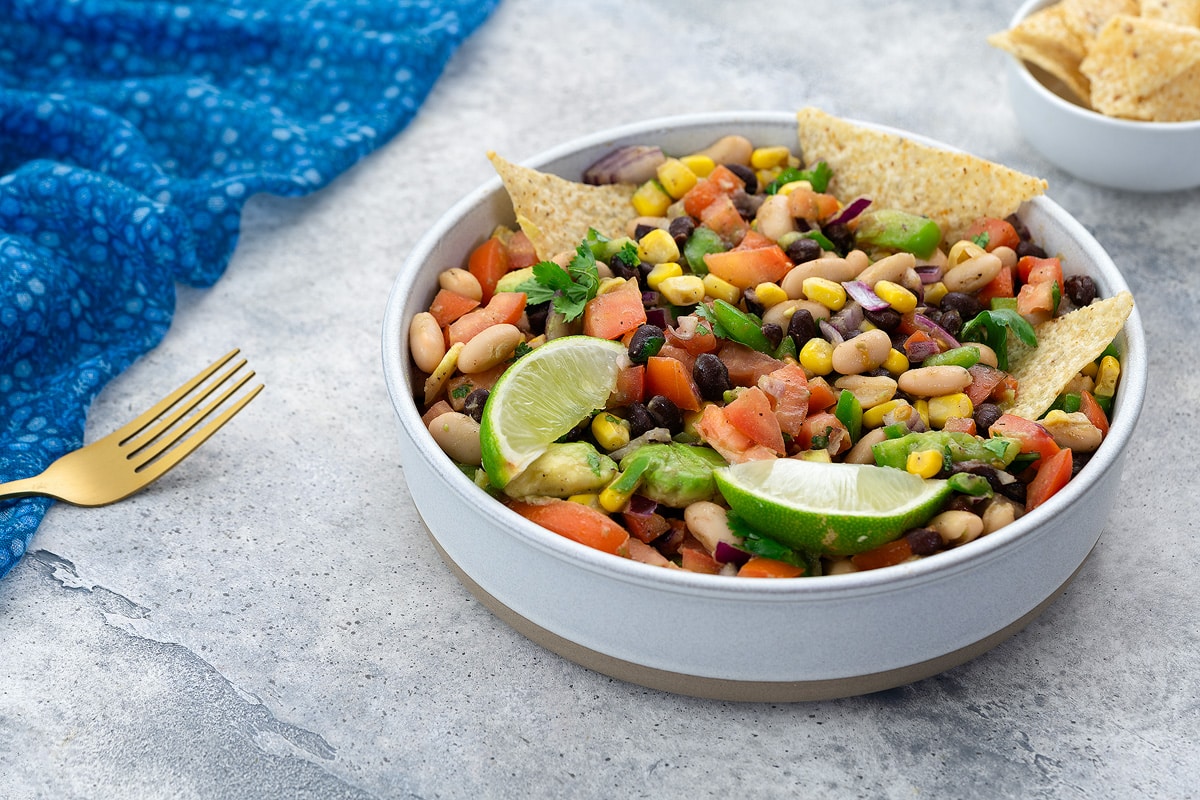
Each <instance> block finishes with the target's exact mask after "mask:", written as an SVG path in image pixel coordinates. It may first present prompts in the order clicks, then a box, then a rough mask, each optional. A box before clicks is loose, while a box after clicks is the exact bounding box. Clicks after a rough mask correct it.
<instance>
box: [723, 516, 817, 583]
mask: <svg viewBox="0 0 1200 800" xmlns="http://www.w3.org/2000/svg"><path fill="white" fill-rule="evenodd" d="M728 518H729V528H730V530H732V531H733V532H734V533H735V534H737V535H738V536H740V537H742V542H741V544H740V545H738V548H739V549H741V550H745V551H746V552H747V553H750V554H751V555H755V556H762V557H763V558H773V559H775V560H776V561H782V562H784V563H785V564H792V565H793V566H797V567H803V568H804V570H805V572H808V573H809V574H812V564H811V563H810V562H809V559H808V558H807V557H806V556H805V555H804V554H803V553H800V552H797V551H796V550H793V549H792V548H790V547H788V546H787V545H784V544H781V543H779V542H777V541H775V540H774V539H769V538H767V537H766V536H763V535H762V534H761V533H759V532H758V531H756V530H755V529H754V528H751V527H750V525H749V524H748V523H747V522H746V521H745V520H744V519H742V518H741V517H739V516H738V515H737V514H734V513H732V512H731V513H730V514H729V515H728Z"/></svg>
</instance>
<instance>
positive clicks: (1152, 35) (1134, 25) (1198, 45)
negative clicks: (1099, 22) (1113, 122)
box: [1080, 15, 1200, 121]
mask: <svg viewBox="0 0 1200 800" xmlns="http://www.w3.org/2000/svg"><path fill="white" fill-rule="evenodd" d="M1197 66H1200V28H1188V27H1184V26H1181V25H1174V24H1171V23H1169V22H1161V21H1159V20H1154V19H1142V18H1140V17H1131V16H1127V15H1118V16H1115V17H1113V18H1112V19H1110V20H1109V21H1108V23H1107V24H1106V25H1105V26H1104V28H1102V29H1101V31H1100V35H1099V36H1098V37H1097V38H1096V41H1095V42H1094V43H1093V44H1092V46H1091V47H1090V48H1089V49H1088V55H1087V57H1086V58H1084V60H1083V62H1082V64H1081V65H1080V69H1081V70H1082V71H1083V73H1084V74H1085V75H1087V76H1088V78H1089V79H1090V80H1091V82H1092V104H1093V105H1094V106H1095V108H1096V110H1098V111H1100V112H1101V113H1105V114H1111V115H1113V116H1119V117H1125V118H1128V119H1143V120H1156V121H1179V120H1186V119H1195V118H1196V111H1195V109H1196V107H1197V106H1200V71H1198V70H1197V69H1196V67H1197ZM1160 93H1161V94H1160Z"/></svg>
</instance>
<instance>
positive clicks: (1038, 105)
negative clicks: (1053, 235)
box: [1006, 0, 1200, 192]
mask: <svg viewBox="0 0 1200 800" xmlns="http://www.w3.org/2000/svg"><path fill="white" fill-rule="evenodd" d="M1054 2H1056V0H1028V2H1026V3H1025V4H1024V5H1022V6H1021V8H1020V9H1019V10H1018V11H1017V13H1016V14H1015V15H1014V16H1013V19H1012V22H1011V23H1010V27H1016V26H1017V24H1019V23H1020V22H1021V20H1023V19H1025V17H1027V16H1029V15H1030V14H1032V13H1033V12H1034V11H1037V10H1038V9H1041V8H1043V7H1045V6H1048V5H1051V4H1052V3H1054ZM1006 70H1007V81H1008V92H1009V97H1010V99H1011V102H1012V107H1013V113H1014V114H1015V115H1016V117H1017V122H1018V123H1019V124H1020V126H1021V131H1022V133H1023V134H1024V136H1025V138H1026V139H1027V140H1028V141H1029V143H1030V144H1031V145H1033V147H1034V149H1035V150H1037V151H1038V152H1039V153H1041V154H1042V155H1043V156H1045V157H1046V158H1048V159H1049V160H1050V161H1052V162H1054V163H1055V164H1057V165H1058V166H1059V167H1062V168H1063V169H1064V170H1066V171H1067V172H1069V173H1071V174H1072V175H1075V176H1076V177H1079V178H1083V179H1084V180H1085V181H1088V182H1089V183H1094V184H1097V185H1100V186H1107V187H1111V188H1114V189H1129V190H1132V191H1138V192H1169V191H1176V190H1183V189H1194V188H1196V187H1197V186H1200V120H1195V121H1190V122H1139V121H1135V120H1127V119H1117V118H1115V117H1108V116H1105V115H1103V114H1100V113H1097V112H1095V111H1091V110H1089V109H1087V108H1084V107H1083V106H1080V105H1077V104H1076V103H1073V102H1071V101H1070V100H1067V99H1065V98H1064V97H1062V96H1060V95H1058V94H1056V93H1055V92H1053V91H1051V90H1050V89H1048V88H1047V87H1046V85H1045V84H1044V83H1042V81H1041V80H1039V79H1038V77H1035V72H1038V70H1036V68H1035V69H1033V70H1031V69H1030V68H1029V67H1028V66H1026V65H1025V64H1024V63H1023V62H1021V61H1020V60H1018V59H1016V58H1013V57H1009V58H1008V63H1007V65H1006Z"/></svg>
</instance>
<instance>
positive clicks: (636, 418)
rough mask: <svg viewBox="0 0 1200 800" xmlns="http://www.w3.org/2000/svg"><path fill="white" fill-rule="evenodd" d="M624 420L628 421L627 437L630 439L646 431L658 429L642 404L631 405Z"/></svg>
mask: <svg viewBox="0 0 1200 800" xmlns="http://www.w3.org/2000/svg"><path fill="white" fill-rule="evenodd" d="M625 418H626V419H627V420H629V435H630V437H632V438H637V437H638V436H641V435H642V434H643V433H645V432H646V431H648V430H650V429H652V428H657V427H658V425H657V424H655V422H654V417H652V416H650V412H649V411H648V410H647V409H646V406H645V404H644V403H631V404H630V405H629V406H628V409H627V413H626V415H625Z"/></svg>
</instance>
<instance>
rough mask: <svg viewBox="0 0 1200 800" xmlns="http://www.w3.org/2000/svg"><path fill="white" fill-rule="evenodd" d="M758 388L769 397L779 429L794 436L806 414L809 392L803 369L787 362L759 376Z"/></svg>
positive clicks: (797, 432)
mask: <svg viewBox="0 0 1200 800" xmlns="http://www.w3.org/2000/svg"><path fill="white" fill-rule="evenodd" d="M758 388H760V389H762V390H763V391H764V392H766V393H767V396H769V397H770V398H771V403H772V405H773V407H774V409H775V419H777V420H778V421H779V429H780V431H782V432H783V433H784V434H785V435H787V436H790V437H792V438H793V439H794V438H796V436H797V435H798V434H799V433H800V426H801V425H803V424H804V418H805V417H806V416H807V415H808V402H809V396H810V394H811V392H810V391H809V388H808V379H807V378H806V377H805V375H804V370H802V369H801V368H800V367H798V366H797V365H795V364H788V365H786V366H784V367H782V368H780V369H777V370H775V371H774V372H772V373H769V374H767V375H763V376H762V377H761V378H759V379H758Z"/></svg>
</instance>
